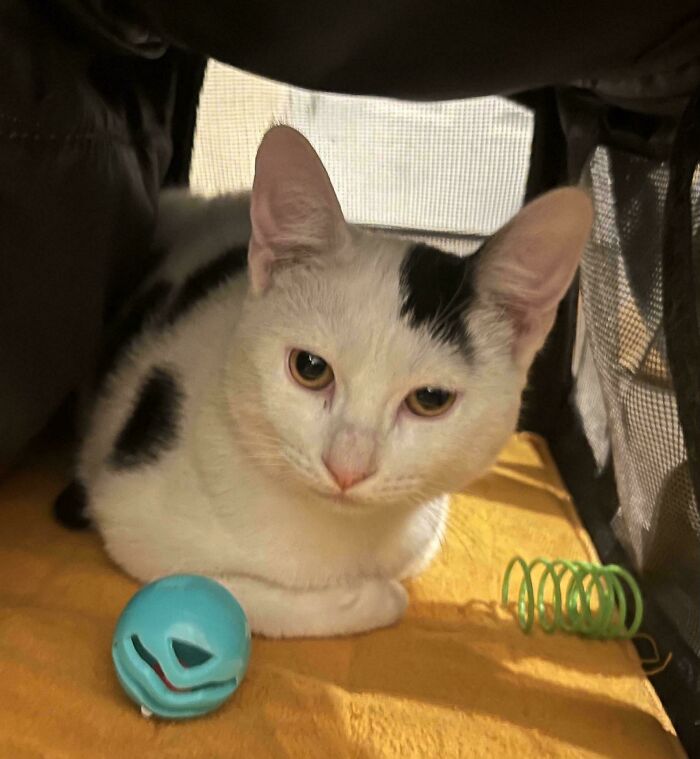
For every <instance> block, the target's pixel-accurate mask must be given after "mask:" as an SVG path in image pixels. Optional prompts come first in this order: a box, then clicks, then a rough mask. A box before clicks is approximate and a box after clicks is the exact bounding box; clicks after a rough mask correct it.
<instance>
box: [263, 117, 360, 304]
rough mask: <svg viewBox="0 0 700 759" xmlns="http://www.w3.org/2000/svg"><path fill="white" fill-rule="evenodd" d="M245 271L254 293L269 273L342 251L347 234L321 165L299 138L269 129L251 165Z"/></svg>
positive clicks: (269, 277) (284, 130)
mask: <svg viewBox="0 0 700 759" xmlns="http://www.w3.org/2000/svg"><path fill="white" fill-rule="evenodd" d="M250 220H251V237H250V245H249V248H248V267H249V276H250V282H251V287H252V289H253V292H255V293H257V294H259V293H262V292H264V291H265V290H266V289H267V288H268V287H269V285H270V282H271V280H272V276H273V270H274V268H275V266H276V265H278V264H280V263H283V262H287V263H289V262H295V261H299V260H303V259H304V258H307V257H309V256H314V255H318V254H323V253H327V252H329V251H330V250H332V249H334V248H337V247H338V246H340V245H342V243H343V241H344V239H345V236H346V235H347V233H348V228H347V225H346V223H345V219H344V217H343V212H342V210H341V208H340V203H339V202H338V198H337V197H336V194H335V191H334V190H333V185H332V184H331V181H330V179H329V178H328V174H327V173H326V170H325V169H324V167H323V164H322V163H321V159H320V158H319V157H318V155H317V154H316V151H315V150H314V149H313V148H312V147H311V145H310V144H309V142H308V141H307V140H306V138H304V137H303V136H302V135H301V134H299V132H297V131H296V130H294V129H292V128H291V127H287V126H276V127H273V128H272V129H270V130H269V131H268V132H267V133H266V134H265V136H264V137H263V139H262V142H261V143H260V147H259V148H258V154H257V156H256V159H255V179H254V180H253V191H252V195H251V206H250Z"/></svg>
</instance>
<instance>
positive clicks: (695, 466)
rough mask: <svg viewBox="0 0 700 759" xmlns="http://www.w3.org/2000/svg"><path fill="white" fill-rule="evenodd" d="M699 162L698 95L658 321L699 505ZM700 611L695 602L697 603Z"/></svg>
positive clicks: (676, 174)
mask: <svg viewBox="0 0 700 759" xmlns="http://www.w3.org/2000/svg"><path fill="white" fill-rule="evenodd" d="M699 161H700V93H699V94H698V95H696V96H695V97H694V98H693V99H692V100H691V102H690V103H689V105H688V107H687V110H686V112H685V114H684V116H683V118H682V119H681V122H680V125H679V128H678V134H677V137H676V140H675V143H674V149H673V153H672V155H671V174H670V179H669V189H668V197H667V199H666V208H665V223H664V238H663V272H664V322H665V324H666V341H667V345H668V358H669V365H670V367H671V374H672V376H673V381H674V387H675V391H676V402H677V404H678V416H679V418H680V422H681V427H682V428H683V436H684V438H685V446H686V451H687V454H688V471H689V472H690V476H691V478H692V482H693V488H694V490H695V496H696V502H698V503H700V310H699V309H700V247H699V246H695V249H693V247H694V246H693V244H692V226H693V219H692V215H691V201H690V184H691V180H692V178H693V173H694V171H695V169H696V167H697V165H698V162H699ZM698 605H699V607H700V602H699V604H698Z"/></svg>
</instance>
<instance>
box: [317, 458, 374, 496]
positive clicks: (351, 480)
mask: <svg viewBox="0 0 700 759" xmlns="http://www.w3.org/2000/svg"><path fill="white" fill-rule="evenodd" d="M323 463H324V464H325V465H326V469H327V470H328V471H329V472H330V475H331V477H332V478H333V479H334V480H335V481H336V483H337V484H338V487H339V488H340V489H341V490H342V491H343V492H345V491H346V490H350V488H351V487H354V486H355V485H357V484H359V483H360V482H364V481H365V480H366V479H369V478H370V477H371V476H372V475H373V474H374V470H373V469H352V468H350V467H346V466H340V465H338V464H336V463H334V462H332V461H328V460H326V459H324V461H323Z"/></svg>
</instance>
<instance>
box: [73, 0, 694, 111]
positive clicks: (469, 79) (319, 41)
mask: <svg viewBox="0 0 700 759" xmlns="http://www.w3.org/2000/svg"><path fill="white" fill-rule="evenodd" d="M70 4H71V5H73V6H81V7H83V8H84V7H86V6H87V7H92V8H97V7H99V6H101V5H102V2H101V0H72V2H71V3H70ZM128 7H129V9H130V11H129V13H130V14H132V15H134V14H137V15H138V16H139V17H140V18H142V19H144V21H147V22H148V23H150V25H151V27H152V28H153V29H154V30H155V31H156V32H157V33H158V34H159V35H161V36H163V37H165V38H166V39H171V40H173V41H175V42H176V43H179V44H181V45H183V46H185V47H188V48H191V49H194V50H198V51H200V52H203V53H206V54H207V55H209V56H210V57H213V58H217V59H219V60H222V61H225V62H228V63H231V64H233V65H235V66H238V67H239V68H243V69H248V70H251V71H255V72H256V73H259V74H262V75H263V76H267V77H270V78H272V79H280V80H283V81H288V82H290V83H293V84H297V85H300V86H303V87H308V88H311V89H316V90H339V91H343V92H350V93H357V94H383V95H392V96H397V97H411V98H431V99H432V98H450V97H465V96H473V95H485V94H494V93H506V92H517V91H522V90H525V89H532V88H534V87H538V86H541V85H550V84H564V83H568V82H571V81H573V80H575V79H578V78H582V77H585V78H589V79H590V78H594V77H596V76H597V75H598V74H603V73H608V74H610V73H611V72H613V71H614V72H615V74H616V77H615V78H616V79H617V78H619V77H618V76H617V75H618V74H619V73H620V71H629V72H635V73H637V74H639V75H641V74H644V73H650V72H652V71H653V72H654V73H655V74H658V72H659V70H660V69H663V70H668V69H669V68H670V67H673V68H676V67H679V66H681V65H683V64H687V63H688V62H689V61H691V60H693V59H696V58H697V51H698V46H697V43H698V39H700V27H699V26H698V21H699V20H700V8H698V4H697V1H696V0H674V2H672V3H662V2H655V3H646V4H645V6H644V10H643V12H640V5H639V2H637V0H616V1H615V2H612V3H611V2H609V1H608V0H589V2H586V3H582V2H579V1H578V0H562V1H561V2H558V3H556V4H554V5H553V4H552V3H551V2H548V0H531V2H526V3H523V2H517V1H515V0H465V1H464V2H453V1H452V0H433V2H429V3H427V2H425V0H374V2H371V3H367V2H365V3H357V2H354V0H333V2H327V0H298V1H297V2H295V3H294V4H293V6H290V4H289V3H288V2H284V0H253V2H240V1H239V2H231V0H206V2H201V3H198V4H196V6H195V5H194V4H193V3H192V2H191V0H131V2H130V3H129V6H128ZM194 8H196V11H195V10H194Z"/></svg>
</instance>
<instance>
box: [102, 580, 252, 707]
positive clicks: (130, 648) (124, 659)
mask: <svg viewBox="0 0 700 759" xmlns="http://www.w3.org/2000/svg"><path fill="white" fill-rule="evenodd" d="M249 658H250V627H249V625H248V620H247V619H246V616H245V613H244V612H243V609H242V608H241V607H240V605H239V603H238V601H236V599H235V598H234V597H233V596H232V595H231V593H229V591H228V590H226V588H225V587H224V586H223V585H220V584H219V583H218V582H215V581H214V580H211V579H209V578H208V577H201V576H199V575H172V576H170V577H165V578H163V579H162V580H157V581H156V582H153V583H151V584H150V585H146V586H145V587H144V588H142V589H141V590H139V592H138V593H136V595H135V596H134V597H133V598H132V599H131V601H129V603H128V604H127V606H126V608H125V609H124V611H123V612H122V614H121V616H120V617H119V622H118V623H117V629H116V630H115V632H114V638H113V640H112V660H113V661H114V666H115V668H116V670H117V677H118V678H119V682H120V683H121V684H122V686H123V687H124V690H125V691H126V692H127V694H128V695H129V696H130V697H131V698H132V699H133V700H134V701H135V702H136V703H137V704H139V705H140V706H141V711H142V713H143V714H144V715H145V716H147V717H149V716H151V714H156V715H158V716H159V717H166V718H169V719H185V718H187V717H197V716H200V715H202V714H207V713H208V712H211V711H213V710H214V709H216V708H217V707H219V706H220V705H221V704H222V703H223V702H224V701H225V700H226V699H227V698H228V697H229V696H230V695H231V694H232V693H233V692H234V691H235V690H236V688H237V687H238V686H239V685H240V682H241V680H242V679H243V676H244V675H245V671H246V668H247V666H248V660H249Z"/></svg>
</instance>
